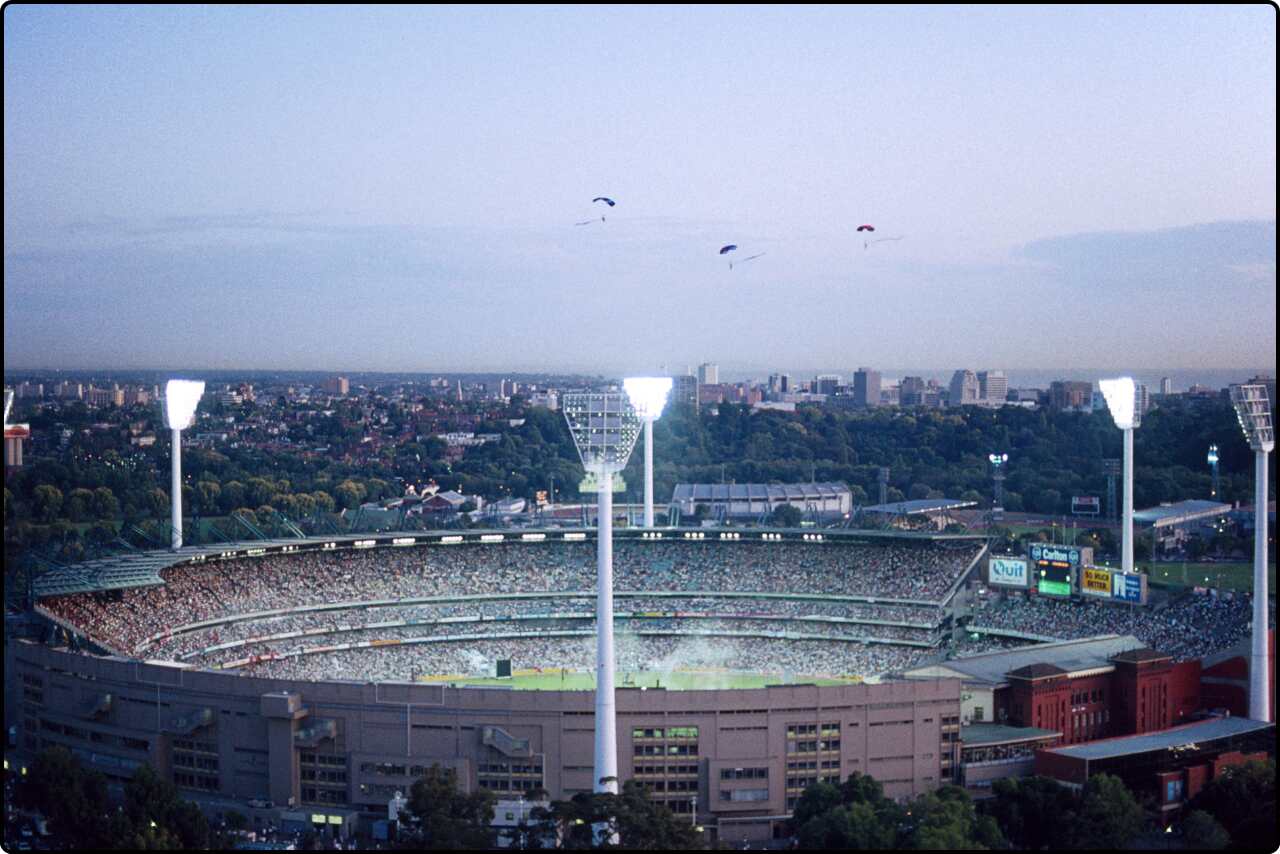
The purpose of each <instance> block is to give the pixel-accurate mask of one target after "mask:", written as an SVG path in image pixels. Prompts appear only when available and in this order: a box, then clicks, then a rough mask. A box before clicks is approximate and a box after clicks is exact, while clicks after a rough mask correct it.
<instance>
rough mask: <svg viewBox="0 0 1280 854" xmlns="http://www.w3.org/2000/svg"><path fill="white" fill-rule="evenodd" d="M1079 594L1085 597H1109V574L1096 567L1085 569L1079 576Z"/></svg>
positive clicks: (1107, 571)
mask: <svg viewBox="0 0 1280 854" xmlns="http://www.w3.org/2000/svg"><path fill="white" fill-rule="evenodd" d="M1080 592H1081V593H1084V594H1085V595H1086V596H1102V597H1105V598H1110V597H1111V572H1110V571H1109V570H1106V569H1098V568H1097V567H1093V566H1091V567H1086V568H1085V570H1084V572H1083V573H1082V574H1081V575H1080Z"/></svg>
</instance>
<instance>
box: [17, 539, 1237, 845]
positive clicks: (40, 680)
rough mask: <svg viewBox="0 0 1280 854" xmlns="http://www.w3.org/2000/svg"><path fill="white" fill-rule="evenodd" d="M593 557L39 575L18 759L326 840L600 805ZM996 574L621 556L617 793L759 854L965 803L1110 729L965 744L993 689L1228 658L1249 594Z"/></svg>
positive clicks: (876, 563) (230, 553)
mask: <svg viewBox="0 0 1280 854" xmlns="http://www.w3.org/2000/svg"><path fill="white" fill-rule="evenodd" d="M594 538H595V533H594V531H591V530H565V529H543V530H532V529H519V530H512V529H505V530H483V529H481V530H477V529H466V530H436V531H426V532H423V531H415V532H390V533H381V534H344V535H331V536H324V537H304V538H290V539H265V538H264V539H259V540H253V541H247V542H239V543H226V544H219V545H216V546H188V547H184V548H183V549H181V550H180V551H177V552H131V553H128V554H125V555H121V556H118V557H116V558H104V559H100V560H98V561H93V562H88V563H85V564H80V565H76V566H67V567H56V568H53V569H52V570H50V571H48V572H45V573H44V574H43V575H41V576H40V577H38V578H36V579H35V581H34V583H33V594H34V597H35V603H34V608H33V614H34V615H35V619H36V620H37V621H40V622H41V623H42V625H43V629H42V631H43V637H37V638H34V639H32V640H22V641H16V642H10V643H9V644H7V645H6V668H7V670H8V671H9V672H11V673H13V674H14V677H13V678H10V679H9V680H6V714H7V720H8V721H9V722H10V724H11V725H12V726H13V727H14V729H13V732H12V736H13V739H14V744H15V749H14V751H13V752H12V756H13V758H14V760H15V761H18V762H22V761H29V759H30V758H31V757H33V756H34V755H35V753H37V752H38V751H39V750H40V749H42V748H44V747H47V746H50V745H54V744H61V745H64V746H66V747H68V748H69V749H71V750H73V751H74V752H76V754H77V755H78V756H79V757H80V758H81V759H82V761H84V762H86V763H88V764H89V765H90V766H91V767H94V768H96V769H98V770H101V771H103V772H104V773H106V774H107V775H108V777H109V779H113V780H116V781H120V780H123V779H126V778H127V777H128V776H129V775H130V774H131V773H132V770H133V769H135V768H136V767H138V766H139V765H140V764H141V763H143V762H148V763H150V764H152V765H153V766H155V767H157V768H160V769H164V773H166V774H169V775H170V777H171V779H172V780H173V782H174V783H175V784H176V785H178V786H179V787H180V788H182V789H184V790H187V791H194V792H198V793H200V794H201V796H202V797H205V798H212V799H215V800H220V801H222V802H235V803H240V804H243V803H245V802H247V801H248V800H250V799H252V800H254V801H255V802H266V801H270V802H272V803H273V804H274V805H276V806H275V807H274V808H273V810H272V811H271V816H272V818H273V820H278V821H302V822H304V823H305V821H307V820H308V818H309V817H310V816H314V815H317V814H323V815H324V817H325V822H326V824H327V825H330V826H333V827H336V828H339V829H340V830H341V832H342V834H343V835H347V834H349V833H350V832H353V831H354V830H355V829H356V828H359V827H362V826H364V824H365V823H367V822H371V821H373V820H375V817H377V816H382V817H385V815H386V804H387V801H388V800H389V799H390V798H391V797H392V796H393V795H394V793H395V791H404V790H406V789H407V787H408V786H409V784H410V783H411V782H412V779H413V777H414V776H415V775H417V774H420V773H421V769H422V768H424V767H429V766H430V765H432V764H436V763H439V764H441V765H442V766H444V767H448V768H453V769H455V770H457V771H458V774H459V779H460V780H461V781H462V784H463V785H464V787H465V788H467V789H468V790H474V789H477V788H484V789H488V790H489V791H493V792H495V793H496V794H498V795H499V797H503V796H507V797H514V796H516V795H518V794H527V793H529V792H531V791H533V790H535V789H544V790H546V791H547V792H548V793H549V794H550V795H551V796H552V797H554V798H564V797H569V796H572V795H573V794H575V793H577V792H586V791H590V790H591V789H592V788H593V783H594V781H593V780H592V779H591V769H592V750H593V742H592V739H593V735H592V733H593V731H594V724H593V718H592V714H593V713H592V693H591V689H592V688H593V682H592V673H591V670H592V664H593V662H594V657H595V648H594V646H595V644H594V637H595V607H594V602H595V591H594V584H595V572H596V567H595V563H596V561H595V550H596V544H595V542H594ZM985 556H986V546H985V541H984V540H983V539H982V538H981V537H976V536H973V535H960V534H942V533H932V532H927V531H902V530H896V529H892V528H890V529H887V530H877V531H855V530H848V529H843V528H837V529H808V528H797V529H777V528H741V529H723V528H712V529H707V528H696V529H695V528H668V529H663V530H652V529H642V530H636V529H628V528H623V529H620V530H618V531H617V532H615V543H614V585H615V591H616V594H615V595H616V610H615V632H616V656H617V661H618V673H619V679H618V686H619V687H618V694H617V702H618V722H619V726H618V734H619V744H618V756H619V772H620V774H621V775H622V776H623V778H624V779H635V780H638V781H641V782H642V783H644V784H645V785H646V786H647V787H648V788H649V789H650V792H651V794H652V796H653V797H654V798H655V799H656V800H658V801H660V802H662V803H664V804H666V805H667V806H669V807H670V808H671V809H673V810H675V811H677V812H681V813H684V814H686V815H687V814H689V813H690V812H691V811H693V812H695V815H694V816H693V818H694V819H695V820H697V821H699V822H700V823H702V824H703V825H704V826H706V827H708V828H709V832H710V833H711V834H712V836H713V837H714V836H715V835H716V834H717V833H719V832H720V829H721V828H723V829H725V831H726V832H727V829H728V828H730V827H732V828H733V831H732V832H733V834H734V836H733V838H734V839H742V838H747V839H756V840H760V841H763V840H766V839H769V838H772V837H775V836H777V835H778V834H782V833H784V828H785V819H786V817H787V816H788V815H789V813H790V811H791V810H792V809H793V808H794V806H795V804H796V802H797V801H798V799H799V797H800V795H802V794H803V791H804V789H805V788H806V787H807V786H809V785H812V784H814V783H815V782H818V781H820V780H838V779H843V778H844V777H846V776H847V775H848V774H849V773H850V772H851V771H853V770H860V771H865V772H868V773H871V774H873V775H874V776H876V777H877V779H879V780H881V782H882V783H883V784H884V786H885V790H886V792H887V793H888V794H890V795H891V796H893V797H900V798H906V797H912V796H914V795H917V794H920V793H922V792H925V791H929V790H930V789H932V788H935V787H936V786H938V785H940V784H942V783H945V782H966V780H967V781H969V782H971V783H973V785H975V786H979V787H980V786H982V785H984V784H985V785H989V781H990V779H992V778H993V777H994V776H998V774H997V772H994V771H991V770H990V769H988V770H986V771H983V772H981V773H980V772H979V770H978V766H979V764H980V763H990V762H992V761H995V760H993V759H992V757H997V756H1008V757H1015V756H1016V757H1017V758H1018V762H1011V763H1008V771H1009V773H1014V772H1015V771H1017V770H1018V769H1025V768H1026V767H1029V760H1028V759H1027V756H1028V753H1027V751H1028V750H1030V749H1031V748H1030V747H1029V746H1028V745H1043V744H1061V743H1069V742H1070V741H1072V740H1078V738H1080V737H1085V738H1087V737H1091V736H1093V735H1097V734H1100V733H1101V732H1102V730H1101V729H1093V730H1077V729H1072V728H1071V727H1070V726H1067V725H1065V724H1064V722H1062V721H1052V722H1049V721H1045V720H1036V719H1034V718H1030V719H1025V720H1024V719H1022V718H1018V719H1016V720H1015V719H1013V718H1012V717H1011V716H1010V714H1009V709H1010V708H1012V707H1011V706H1008V705H1007V704H1006V706H1005V707H1004V708H1005V712H1006V714H1005V717H1004V718H1003V719H1002V718H1000V717H998V716H997V717H995V718H993V717H992V715H997V714H998V713H997V711H996V706H997V704H996V703H995V702H994V701H992V702H991V703H990V709H984V713H985V717H982V719H981V720H979V719H978V718H979V715H978V714H976V711H975V707H976V705H978V702H977V701H975V700H974V698H973V697H974V695H975V693H976V692H975V690H974V689H975V687H976V686H977V685H978V684H979V683H982V682H983V680H986V681H985V683H984V684H985V685H986V688H985V689H984V690H985V691H986V694H987V695H990V696H992V697H994V696H995V694H996V693H997V692H1000V691H1004V692H1006V693H1007V694H1008V696H1013V694H1012V693H1009V692H1015V689H1016V685H1015V683H1016V682H1017V679H1018V678H1019V674H1018V673H1017V672H1011V671H1017V670H1018V669H1019V668H1022V669H1025V668H1026V667H1030V668H1032V670H1033V673H1031V675H1033V676H1035V678H1041V676H1045V677H1049V678H1059V677H1061V676H1063V674H1059V673H1058V672H1057V670H1054V671H1053V672H1051V673H1050V672H1045V673H1042V672H1041V670H1043V668H1058V669H1060V670H1062V671H1064V673H1065V678H1067V680H1068V682H1069V681H1070V680H1071V679H1076V678H1097V674H1093V675H1092V676H1087V677H1086V676H1081V675H1079V674H1081V673H1084V672H1085V671H1090V667H1094V668H1095V669H1096V668H1097V667H1100V668H1103V669H1106V668H1108V667H1110V668H1112V669H1113V670H1116V669H1120V668H1122V667H1123V666H1127V665H1124V664H1123V663H1122V662H1120V661H1117V660H1115V655H1116V654H1117V653H1123V652H1127V651H1130V650H1137V651H1152V650H1158V651H1159V655H1160V656H1163V658H1159V656H1157V657H1158V658H1159V660H1160V661H1165V662H1168V663H1169V665H1168V666H1169V667H1171V668H1172V667H1178V666H1180V665H1178V664H1177V662H1176V661H1175V660H1174V659H1175V658H1176V659H1177V661H1187V660H1189V659H1190V658H1191V657H1192V656H1194V655H1196V654H1198V653H1199V652H1200V651H1201V650H1205V651H1207V650H1209V649H1213V648H1225V647H1226V646H1228V645H1230V643H1238V642H1239V639H1240V634H1239V630H1238V626H1236V625H1235V623H1238V622H1241V620H1240V617H1239V615H1238V614H1237V613H1236V610H1235V609H1237V608H1239V607H1240V606H1241V602H1242V601H1243V598H1244V597H1241V602H1235V601H1233V600H1226V599H1213V600H1212V602H1209V601H1208V600H1207V599H1205V598H1204V597H1198V598H1196V599H1195V600H1194V601H1192V602H1191V603H1190V604H1187V605H1184V604H1178V603H1175V604H1174V605H1172V606H1169V607H1164V608H1161V609H1160V610H1155V609H1150V608H1128V607H1117V606H1104V605H1103V604H1101V603H1095V602H1077V601H1052V602H1050V601H1043V602H1041V601H1040V600H1038V599H1036V598H1034V597H1000V598H999V599H998V600H995V601H992V600H990V599H987V598H983V597H978V596H976V595H975V594H974V591H975V589H976V588H978V587H979V586H980V585H981V581H982V577H983V576H982V571H981V570H982V567H983V566H984V565H985V560H984V558H985ZM1244 604H1245V607H1246V609H1247V603H1244ZM1077 609H1083V610H1077ZM1095 609H1096V610H1095ZM1179 609H1183V610H1179ZM1191 620H1194V621H1198V622H1199V623H1202V624H1203V625H1206V626H1208V627H1209V628H1208V630H1207V631H1203V632H1188V631H1186V628H1185V626H1186V623H1185V622H1184V621H1191ZM1121 621H1123V625H1122V627H1121V626H1120V622H1121ZM1243 622H1245V623H1247V620H1245V621H1243ZM1091 626H1092V628H1091ZM1112 626H1115V627H1116V628H1114V629H1112V628H1109V627H1112ZM1108 630H1113V631H1114V632H1115V637H1113V638H1111V639H1106V638H1103V639H1097V638H1095V637H1094V636H1095V635H1097V634H1098V633H1099V632H1101V631H1108ZM1089 639H1091V640H1089ZM1046 640H1061V641H1069V643H1063V644H1059V645H1057V646H1055V645H1054V644H1052V643H1050V644H1049V645H1047V646H1043V645H1042V644H1043V643H1044V641H1046ZM1179 640H1181V642H1182V645H1181V646H1179V645H1178V643H1177V642H1178V641H1179ZM40 641H43V642H40ZM1166 645H1167V646H1166ZM1095 647H1097V648H1096V649H1095ZM1059 649H1061V650H1074V652H1072V653H1071V654H1067V653H1065V652H1064V653H1059V652H1057V651H1056V650H1059ZM996 650H999V651H1000V654H999V655H996V654H992V653H993V651H996ZM1082 650H1091V652H1089V653H1088V654H1087V655H1086V654H1085V653H1084V652H1082ZM984 651H986V652H987V653H988V655H986V656H985V658H984V657H983V656H981V655H979V657H978V658H960V659H956V658H955V657H956V656H957V655H964V656H972V655H974V654H980V653H982V652H984ZM1153 654H1155V653H1154V652H1153ZM948 659H954V660H948ZM1024 659H1025V664H1023V663H1022V662H1023V661H1024ZM1086 659H1087V661H1086ZM980 660H986V661H990V662H996V661H1000V660H1003V661H1004V662H1005V663H1006V664H1010V663H1012V664H1011V666H1008V667H1007V668H1006V669H1005V670H1004V671H1002V672H1000V673H996V670H999V669H1000V668H999V666H998V665H997V664H994V663H993V664H991V666H990V667H988V668H987V669H988V670H990V671H991V672H990V673H987V671H985V670H984V671H982V673H978V672H977V671H974V668H975V667H977V666H978V662H979V661H980ZM1081 662H1084V663H1081ZM1139 663H1140V664H1142V665H1143V666H1144V667H1145V666H1149V665H1148V664H1147V663H1146V661H1145V660H1144V661H1142V662H1139ZM1086 665H1088V666H1086ZM1161 666H1164V665H1161ZM1188 666H1189V665H1188ZM1233 666H1234V665H1232V664H1230V663H1223V664H1222V665H1220V668H1221V669H1222V670H1223V672H1227V671H1229V670H1230V667H1233ZM929 668H934V670H929ZM993 668H994V669H993ZM1036 668H1040V670H1037V669H1036ZM1184 669H1185V668H1184ZM970 671H973V672H970ZM1108 672H1110V671H1108ZM1230 672H1234V671H1230ZM983 674H985V675H983ZM908 676H909V677H910V678H907V677H908ZM1179 678H1182V677H1179ZM1188 678H1189V677H1188ZM999 680H1003V681H999ZM1183 681H1184V682H1185V681H1186V680H1185V679H1184V680H1183ZM1179 684H1181V683H1179ZM518 689H528V690H518ZM684 689H700V690H684ZM1177 711H1178V710H1175V712H1177ZM1178 713H1180V712H1178ZM1169 720H1170V722H1176V721H1177V720H1180V718H1177V717H1176V715H1172V716H1170V717H1169ZM977 724H981V725H983V726H987V727H988V729H973V728H972V727H974V726H975V725H977ZM1015 724H1021V726H1015ZM991 727H1004V728H1002V729H991ZM966 731H967V732H968V734H969V739H970V741H972V745H970V746H971V748H972V749H970V750H969V751H968V752H967V753H962V747H963V746H964V744H965V736H964V733H965V732H966ZM1073 733H1086V735H1084V736H1076V735H1073ZM673 757H674V758H673ZM965 757H967V760H966V758H965ZM969 765H972V766H973V768H972V769H968V770H966V769H967V768H968V766H969ZM983 767H985V766H983ZM992 767H995V766H992ZM1000 767H1004V766H1003V765H1001V766H1000ZM739 768H751V769H753V770H752V772H751V774H750V775H746V774H743V775H738V774H737V772H736V770H735V769H739ZM726 769H728V771H730V772H732V773H729V774H728V776H725V771H726ZM1001 773H1002V772H1001ZM966 774H970V775H971V776H970V777H966Z"/></svg>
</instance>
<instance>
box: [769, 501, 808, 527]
mask: <svg viewBox="0 0 1280 854" xmlns="http://www.w3.org/2000/svg"><path fill="white" fill-rule="evenodd" d="M803 518H804V514H803V513H801V512H800V509H799V508H798V507H794V506H792V505H790V504H779V505H778V508H777V509H776V510H774V511H773V513H772V515H770V517H769V520H770V522H771V524H773V525H774V526H775V527H778V528H797V527H799V526H800V521H801V520H802V519H803Z"/></svg>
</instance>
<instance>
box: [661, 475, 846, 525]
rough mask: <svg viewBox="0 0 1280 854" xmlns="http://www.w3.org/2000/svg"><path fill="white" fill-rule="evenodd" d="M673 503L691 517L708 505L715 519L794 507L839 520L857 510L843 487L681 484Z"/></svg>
mask: <svg viewBox="0 0 1280 854" xmlns="http://www.w3.org/2000/svg"><path fill="white" fill-rule="evenodd" d="M671 503H672V504H674V505H676V507H678V508H679V510H680V512H681V513H682V514H690V515H692V514H693V513H694V512H695V510H696V508H697V506H698V505H704V506H706V507H707V509H708V510H709V511H710V515H712V516H716V517H718V516H721V515H724V516H736V517H751V518H755V517H759V516H760V515H761V514H768V513H772V512H773V511H774V510H776V509H778V508H779V507H781V506H783V505H790V506H792V507H795V508H796V509H797V510H800V511H802V512H813V513H815V514H816V515H818V516H824V517H828V516H829V517H835V516H843V515H845V514H846V513H849V512H850V511H851V510H852V509H853V494H852V493H851V492H850V491H849V487H848V486H846V485H845V484H843V483H678V484H676V488H675V490H674V491H673V492H672V494H671Z"/></svg>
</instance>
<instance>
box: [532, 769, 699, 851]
mask: <svg viewBox="0 0 1280 854" xmlns="http://www.w3.org/2000/svg"><path fill="white" fill-rule="evenodd" d="M530 817H531V819H532V822H531V825H530V828H531V836H530V840H531V841H532V842H533V843H534V844H536V845H538V846H539V847H547V848H553V847H557V846H559V847H563V848H573V849H586V848H599V847H601V845H600V844H599V841H598V840H599V838H600V837H602V836H603V837H605V838H607V837H609V836H612V835H614V834H616V835H617V838H618V843H619V845H620V846H621V847H623V848H627V849H636V850H648V851H672V850H677V851H679V850H692V849H698V848H702V847H703V839H702V834H701V833H700V832H699V831H698V830H696V829H695V828H694V827H693V826H692V825H691V824H690V822H689V821H688V819H685V818H683V817H681V816H677V815H676V814H675V813H673V812H672V811H671V810H669V809H667V807H665V806H663V805H662V804H659V803H655V802H654V801H652V800H650V799H649V793H648V790H647V789H645V787H644V786H643V785H641V784H640V783H637V782H636V781H634V780H628V781H627V782H626V783H625V784H623V786H622V791H621V792H619V793H618V794H616V795H614V794H610V793H605V792H595V793H591V794H588V793H586V792H581V793H579V794H576V795H574V796H573V797H572V798H570V799H569V800H567V801H554V802H552V804H551V806H550V807H547V808H542V807H536V808H534V810H533V811H532V813H531V815H530Z"/></svg>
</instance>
